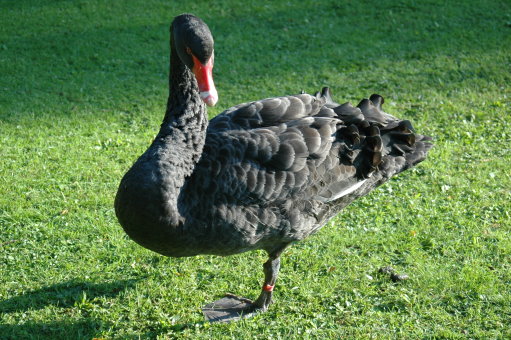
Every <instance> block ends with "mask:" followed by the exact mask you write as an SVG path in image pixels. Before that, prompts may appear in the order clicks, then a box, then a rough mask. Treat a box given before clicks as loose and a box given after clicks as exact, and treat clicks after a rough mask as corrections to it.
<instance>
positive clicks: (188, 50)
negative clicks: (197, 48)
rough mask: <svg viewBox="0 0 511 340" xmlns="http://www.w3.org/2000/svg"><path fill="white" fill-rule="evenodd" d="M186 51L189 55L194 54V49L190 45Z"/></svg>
mask: <svg viewBox="0 0 511 340" xmlns="http://www.w3.org/2000/svg"><path fill="white" fill-rule="evenodd" d="M186 53H188V54H189V55H193V54H192V50H191V49H190V47H187V48H186Z"/></svg>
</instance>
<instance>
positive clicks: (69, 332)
mask: <svg viewBox="0 0 511 340" xmlns="http://www.w3.org/2000/svg"><path fill="white" fill-rule="evenodd" d="M100 326H101V325H100V323H99V322H97V321H95V320H93V319H85V320H79V321H76V322H45V323H37V322H27V323H24V324H21V325H0V337H1V338H2V339H13V340H14V339H16V340H19V339H70V337H71V338H72V339H89V340H90V339H92V338H94V335H95V334H97V332H98V329H99V328H100Z"/></svg>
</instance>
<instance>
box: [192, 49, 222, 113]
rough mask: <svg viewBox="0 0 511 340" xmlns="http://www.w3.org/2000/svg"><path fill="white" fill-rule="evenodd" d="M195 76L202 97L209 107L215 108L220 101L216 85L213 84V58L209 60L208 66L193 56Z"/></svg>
mask: <svg viewBox="0 0 511 340" xmlns="http://www.w3.org/2000/svg"><path fill="white" fill-rule="evenodd" d="M192 59H193V69H192V71H193V74H194V75H195V79H197V84H198V85H199V91H200V97H201V98H202V100H203V101H204V102H205V103H206V105H208V106H214V105H215V104H216V102H217V101H218V93H217V92H216V88H215V83H213V59H214V58H213V56H211V58H209V60H208V62H207V63H206V65H204V64H202V63H201V62H200V61H199V59H197V58H196V57H195V56H194V55H193V54H192Z"/></svg>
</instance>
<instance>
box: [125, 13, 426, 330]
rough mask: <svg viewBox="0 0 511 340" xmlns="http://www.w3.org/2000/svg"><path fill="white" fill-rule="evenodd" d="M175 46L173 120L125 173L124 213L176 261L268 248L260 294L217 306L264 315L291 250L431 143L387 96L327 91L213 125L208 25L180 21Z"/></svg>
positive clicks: (221, 316)
mask: <svg viewBox="0 0 511 340" xmlns="http://www.w3.org/2000/svg"><path fill="white" fill-rule="evenodd" d="M170 49H171V56H170V77H169V85H170V94H169V98H168V103H167V109H166V113H165V117H164V119H163V123H162V125H161V128H160V131H159V133H158V135H157V136H156V137H155V139H154V141H153V143H152V144H151V146H150V147H149V148H148V149H147V151H146V152H145V153H144V154H143V155H142V156H140V158H139V159H138V160H137V161H136V162H135V164H134V165H133V166H132V167H131V169H130V170H129V171H128V172H127V173H126V174H125V176H124V177H123V179H122V181H121V183H120V186H119V190H118V192H117V196H116V199H115V212H116V214H117V217H118V219H119V222H120V224H121V225H122V227H123V228H124V230H125V232H126V233H127V234H128V235H129V236H130V237H131V238H132V239H133V240H134V241H135V242H137V243H138V244H140V245H142V246H144V247H146V248H148V249H150V250H153V251H155V252H157V253H160V254H163V255H166V256H173V257H181V256H194V255H198V254H213V255H222V256H226V255H232V254H237V253H241V252H245V251H249V250H255V249H264V250H265V251H266V252H267V253H268V255H269V259H268V261H267V262H266V263H265V264H264V265H263V268H264V276H265V278H264V284H263V286H262V291H261V293H260V295H259V297H258V298H257V299H256V300H255V301H253V302H252V301H250V300H247V299H244V298H238V297H235V296H232V295H229V296H226V297H224V298H222V299H220V300H218V301H216V302H214V303H212V304H210V305H207V306H206V307H205V308H204V314H205V315H206V318H207V319H208V320H210V321H228V320H233V319H237V318H239V317H241V316H247V315H252V314H254V313H256V312H261V311H265V310H266V309H267V308H268V306H269V304H270V301H271V298H272V292H273V287H274V286H275V281H276V279H277V274H278V271H279V267H280V255H281V253H282V252H283V250H284V249H285V248H286V247H287V246H289V245H290V244H291V243H293V242H296V241H299V240H302V239H304V238H306V237H307V236H309V235H311V234H312V233H314V232H316V231H318V230H319V229H320V228H321V227H322V226H323V225H324V224H325V223H326V222H327V221H328V220H329V219H331V218H332V217H334V216H335V215H336V214H337V213H339V211H340V210H341V209H343V208H344V207H345V206H346V205H348V204H349V203H351V202H352V201H354V200H355V199H357V198H359V197H361V196H363V195H365V194H367V193H368V192H369V191H371V190H372V189H374V188H376V187H377V186H379V185H381V184H382V183H384V182H385V181H387V180H388V179H389V178H390V177H391V176H393V175H395V174H397V173H399V172H401V171H404V170H406V169H408V168H410V167H412V166H414V165H415V164H417V163H419V162H421V161H422V160H424V159H425V157H426V154H427V152H428V150H429V149H430V148H431V146H432V144H431V143H430V142H429V141H430V140H431V138H429V137H426V136H422V135H418V134H415V133H414V132H413V130H412V126H411V124H410V122H409V121H406V120H398V119H397V118H395V117H393V116H391V115H389V114H387V113H385V112H383V111H382V104H383V98H382V97H381V96H379V95H372V96H371V97H370V98H369V99H364V100H362V101H361V102H360V104H359V105H358V106H357V107H353V106H352V105H351V104H349V103H346V104H342V105H340V104H337V103H335V102H334V101H333V100H332V98H331V96H330V92H329V90H328V88H324V89H323V90H322V91H321V92H318V93H317V94H315V95H309V94H305V93H301V94H297V95H293V96H284V97H278V98H269V99H264V100H260V101H254V102H250V103H244V104H240V105H237V106H234V107H232V108H230V109H228V110H226V111H225V112H223V113H221V114H219V115H218V116H216V117H215V118H214V119H212V120H211V121H209V122H208V118H207V110H206V106H205V104H208V105H214V104H215V103H216V101H217V92H216V89H215V87H214V84H213V80H212V69H213V61H214V53H213V38H212V36H211V33H210V30H209V28H208V26H207V25H206V24H205V23H204V22H203V21H202V20H201V19H199V18H197V17H195V16H193V15H190V14H183V15H180V16H177V17H176V18H175V19H174V21H173V22H172V24H171V41H170Z"/></svg>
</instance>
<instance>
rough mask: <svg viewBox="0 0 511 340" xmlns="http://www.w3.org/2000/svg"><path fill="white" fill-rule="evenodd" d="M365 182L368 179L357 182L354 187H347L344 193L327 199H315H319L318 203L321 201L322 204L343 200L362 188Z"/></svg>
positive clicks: (318, 197) (319, 197)
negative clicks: (343, 197)
mask: <svg viewBox="0 0 511 340" xmlns="http://www.w3.org/2000/svg"><path fill="white" fill-rule="evenodd" d="M365 181H367V179H364V180H363V181H360V182H357V183H355V184H353V185H352V186H350V187H347V188H346V189H344V190H343V191H341V192H338V193H337V194H335V195H334V196H333V197H330V198H326V197H321V196H316V197H315V199H317V200H318V201H321V202H330V201H335V200H336V199H338V198H341V197H342V196H346V195H348V194H351V193H352V192H353V191H355V190H357V189H358V188H360V187H361V186H362V185H363V184H364V183H365Z"/></svg>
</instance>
